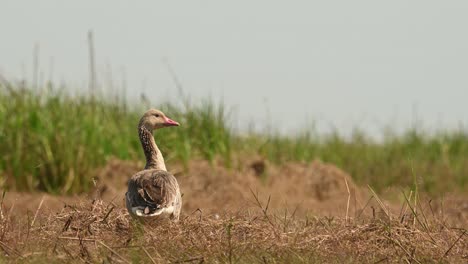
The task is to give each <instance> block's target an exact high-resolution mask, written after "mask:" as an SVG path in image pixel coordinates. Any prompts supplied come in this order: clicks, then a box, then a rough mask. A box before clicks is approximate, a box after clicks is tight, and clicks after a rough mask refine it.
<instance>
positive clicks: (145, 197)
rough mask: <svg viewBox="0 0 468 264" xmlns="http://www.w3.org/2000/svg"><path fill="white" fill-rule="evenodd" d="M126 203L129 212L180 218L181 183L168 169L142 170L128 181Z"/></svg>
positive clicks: (139, 214)
mask: <svg viewBox="0 0 468 264" xmlns="http://www.w3.org/2000/svg"><path fill="white" fill-rule="evenodd" d="M126 203H127V209H128V210H129V212H131V213H132V214H135V215H137V216H158V215H161V216H162V217H164V216H165V217H169V218H170V219H172V220H178V219H179V215H180V209H181V206H182V198H181V195H180V191H179V184H178V183H177V180H176V178H175V177H174V176H173V175H172V174H170V173H169V172H167V171H163V170H157V169H149V170H143V171H140V172H138V173H136V174H135V175H133V176H132V178H131V179H130V180H129V181H128V192H127V195H126ZM132 208H134V209H132ZM137 210H139V211H137Z"/></svg>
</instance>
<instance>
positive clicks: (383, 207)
mask: <svg viewBox="0 0 468 264" xmlns="http://www.w3.org/2000/svg"><path fill="white" fill-rule="evenodd" d="M367 187H368V188H369V190H370V191H371V192H372V195H374V197H375V200H376V201H377V203H378V204H379V205H380V208H381V209H382V210H383V211H384V213H385V215H387V217H388V219H389V220H391V219H392V218H391V217H390V213H389V212H388V211H387V208H385V205H384V203H383V202H382V200H380V198H379V196H378V195H377V193H375V191H374V189H372V187H370V185H367Z"/></svg>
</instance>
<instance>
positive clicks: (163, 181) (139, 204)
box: [125, 109, 182, 221]
mask: <svg viewBox="0 0 468 264" xmlns="http://www.w3.org/2000/svg"><path fill="white" fill-rule="evenodd" d="M178 125H179V123H177V122H175V121H173V120H171V119H169V118H167V117H166V116H165V115H164V113H162V112H161V111H159V110H156V109H150V110H148V111H147V112H146V113H145V114H144V115H143V117H142V118H141V119H140V123H139V125H138V132H139V136H140V141H141V145H142V147H143V151H144V153H145V156H146V166H145V169H144V170H142V171H140V172H137V173H135V174H134V175H133V176H132V177H131V178H130V180H129V181H128V190H127V193H126V194H125V203H126V206H127V210H128V212H129V213H130V214H131V215H132V216H134V217H137V218H145V219H155V220H156V219H164V218H168V219H171V220H173V221H178V220H179V215H180V210H181V207H182V197H181V193H180V189H179V184H178V182H177V179H176V178H175V177H174V175H172V174H171V173H170V172H168V171H167V170H166V165H165V163H164V158H163V156H162V154H161V151H160V150H159V149H158V147H157V145H156V143H155V141H154V137H153V134H152V131H153V130H155V129H159V128H163V127H168V126H178Z"/></svg>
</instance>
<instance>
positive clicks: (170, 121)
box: [164, 117, 180, 126]
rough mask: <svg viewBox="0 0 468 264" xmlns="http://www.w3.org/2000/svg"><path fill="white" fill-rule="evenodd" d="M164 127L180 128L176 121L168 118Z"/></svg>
mask: <svg viewBox="0 0 468 264" xmlns="http://www.w3.org/2000/svg"><path fill="white" fill-rule="evenodd" d="M164 126H180V125H179V123H177V122H176V121H174V120H172V119H170V118H168V117H166V122H165V123H164Z"/></svg>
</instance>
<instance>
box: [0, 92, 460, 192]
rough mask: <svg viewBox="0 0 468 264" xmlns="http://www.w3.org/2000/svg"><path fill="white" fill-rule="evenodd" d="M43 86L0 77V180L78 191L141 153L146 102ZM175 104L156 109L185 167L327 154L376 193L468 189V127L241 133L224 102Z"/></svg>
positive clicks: (168, 147) (172, 151)
mask: <svg viewBox="0 0 468 264" xmlns="http://www.w3.org/2000/svg"><path fill="white" fill-rule="evenodd" d="M45 90H46V91H47V92H45V93H41V94H38V93H35V92H33V91H31V90H29V89H25V88H21V87H18V86H16V85H11V84H5V83H3V84H0V156H1V159H0V187H2V186H4V187H7V188H15V189H18V190H44V191H47V192H51V193H78V192H83V191H87V190H88V189H89V187H90V184H91V182H92V177H93V171H94V169H96V168H99V167H100V166H103V165H104V164H105V163H106V161H107V160H108V159H109V158H111V157H117V158H120V159H139V160H143V153H142V151H141V150H140V143H139V140H138V137H137V131H136V124H137V123H138V120H139V118H140V115H141V114H142V113H143V111H144V110H146V109H144V108H143V107H136V106H135V107H128V106H126V105H125V104H124V103H122V102H120V101H119V100H116V99H113V100H111V101H108V100H104V99H102V98H96V99H93V98H91V97H89V96H86V95H84V96H70V95H68V94H67V93H66V92H64V91H63V90H58V89H54V88H52V87H48V88H46V89H45ZM176 103H179V104H171V103H166V104H162V105H159V106H158V105H156V106H155V107H158V108H161V109H162V110H163V111H165V112H166V113H167V114H168V115H169V116H170V117H171V118H173V119H175V120H177V121H179V122H180V123H181V124H182V126H180V127H178V128H173V129H163V130H160V131H157V132H156V133H155V136H156V140H157V142H158V145H159V146H160V148H161V150H162V152H163V153H165V157H166V160H167V161H179V162H182V163H183V164H187V162H188V161H189V160H190V159H194V158H203V159H207V160H210V161H214V160H221V161H222V162H224V164H225V166H226V167H231V162H232V161H233V159H235V157H238V156H239V155H252V154H255V155H261V156H263V157H265V158H266V159H268V160H270V161H272V162H273V163H277V164H281V163H284V162H289V161H300V162H309V161H311V160H314V159H320V160H323V161H326V162H331V163H333V164H336V165H337V166H339V167H340V168H342V169H344V170H345V171H347V172H349V173H350V174H351V175H352V176H353V178H354V179H355V180H356V182H357V183H360V184H363V185H366V184H369V185H371V186H373V188H375V189H376V190H377V191H381V190H383V189H384V188H386V187H388V186H410V185H412V184H413V183H414V180H415V179H416V181H417V184H419V186H420V188H421V190H422V191H426V192H431V193H440V192H445V191H451V190H458V191H466V190H467V189H468V188H467V187H468V184H467V182H468V133H467V132H466V131H453V132H446V133H440V134H437V135H427V134H425V133H423V132H421V131H418V130H410V131H408V132H407V133H405V134H404V135H401V136H387V137H386V138H385V140H384V141H383V142H380V143H377V142H374V141H373V140H371V139H369V138H368V137H366V135H365V134H363V133H361V132H358V131H357V132H356V133H355V134H354V136H352V137H351V138H350V139H345V138H344V137H342V136H340V134H339V133H337V132H336V133H332V134H330V135H325V136H323V135H322V136H317V133H315V131H313V130H304V131H302V132H301V133H299V134H298V135H296V136H291V137H286V136H281V135H278V134H275V133H269V134H263V135H262V134H260V135H259V134H253V133H251V134H249V135H247V136H242V137H241V136H238V135H236V134H235V133H234V132H233V130H232V128H231V127H230V126H229V124H230V121H232V120H231V119H230V116H229V114H228V111H226V109H225V106H224V105H223V104H222V103H219V104H218V103H215V102H214V101H213V100H206V101H203V102H199V103H193V102H190V100H188V99H184V100H183V102H182V104H180V103H181V102H176ZM139 105H142V104H139ZM162 138H164V140H158V139H162Z"/></svg>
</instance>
